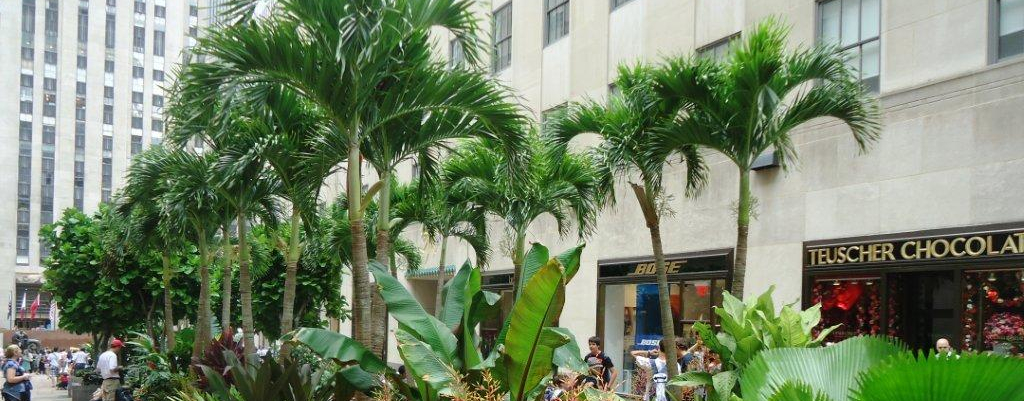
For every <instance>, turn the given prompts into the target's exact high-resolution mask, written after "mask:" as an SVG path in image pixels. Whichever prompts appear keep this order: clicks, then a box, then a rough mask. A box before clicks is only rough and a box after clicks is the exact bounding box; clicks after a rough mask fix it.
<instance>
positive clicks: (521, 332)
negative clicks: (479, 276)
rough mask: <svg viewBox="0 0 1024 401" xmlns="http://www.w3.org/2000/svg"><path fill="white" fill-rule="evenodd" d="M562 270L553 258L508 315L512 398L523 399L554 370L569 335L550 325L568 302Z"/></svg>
mask: <svg viewBox="0 0 1024 401" xmlns="http://www.w3.org/2000/svg"><path fill="white" fill-rule="evenodd" d="M562 274H563V272H562V267H561V264H560V263H558V261H557V260H550V261H548V263H547V264H545V265H544V267H542V268H540V269H539V270H538V271H537V273H536V274H534V275H533V277H532V278H531V279H530V281H529V282H527V283H526V286H525V287H524V288H523V291H522V293H521V294H520V296H519V299H518V300H516V303H515V305H514V306H513V307H512V313H511V315H510V316H509V322H510V323H509V326H508V333H507V335H506V337H505V343H504V346H505V349H504V353H505V358H504V361H503V365H504V367H505V376H506V381H507V383H508V387H509V397H510V399H511V401H523V400H526V399H527V398H528V396H529V393H530V392H532V391H533V390H534V388H535V387H536V386H537V385H539V384H540V383H541V381H542V380H543V379H544V377H545V376H547V375H548V374H550V373H551V361H552V358H553V355H554V351H555V349H556V348H558V347H561V346H562V345H565V344H566V343H567V342H568V341H569V338H568V337H566V336H565V335H564V334H562V333H561V332H559V331H557V330H553V329H551V328H550V327H548V326H551V325H553V324H554V322H555V321H556V319H558V316H559V314H560V313H561V310H562V305H563V304H564V302H565V284H564V282H563V281H562V278H563V275H562Z"/></svg>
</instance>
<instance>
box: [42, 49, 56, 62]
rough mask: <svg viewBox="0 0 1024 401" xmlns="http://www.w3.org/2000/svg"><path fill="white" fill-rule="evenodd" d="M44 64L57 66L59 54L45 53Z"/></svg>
mask: <svg viewBox="0 0 1024 401" xmlns="http://www.w3.org/2000/svg"><path fill="white" fill-rule="evenodd" d="M43 62H44V63H46V64H57V52H51V51H45V52H43Z"/></svg>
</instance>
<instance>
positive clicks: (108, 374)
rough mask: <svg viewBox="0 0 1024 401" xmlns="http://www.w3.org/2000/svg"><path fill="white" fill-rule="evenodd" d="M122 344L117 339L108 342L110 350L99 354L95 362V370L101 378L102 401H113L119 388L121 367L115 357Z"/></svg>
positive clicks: (119, 351)
mask: <svg viewBox="0 0 1024 401" xmlns="http://www.w3.org/2000/svg"><path fill="white" fill-rule="evenodd" d="M122 346H124V343H123V342H121V340H119V339H116V338H115V339H113V340H110V348H108V349H107V351H106V352H104V353H102V354H100V357H99V359H97V360H96V370H98V371H99V372H100V376H101V377H103V384H101V385H100V389H101V390H103V401H114V400H115V399H116V398H117V390H118V389H119V388H120V387H121V367H120V366H119V365H118V363H117V356H118V355H119V354H120V353H121V347H122Z"/></svg>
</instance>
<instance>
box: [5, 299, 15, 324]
mask: <svg viewBox="0 0 1024 401" xmlns="http://www.w3.org/2000/svg"><path fill="white" fill-rule="evenodd" d="M11 316H14V293H13V292H12V293H11V295H10V296H9V297H7V322H8V323H10V322H11Z"/></svg>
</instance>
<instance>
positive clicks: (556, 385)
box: [544, 374, 574, 401]
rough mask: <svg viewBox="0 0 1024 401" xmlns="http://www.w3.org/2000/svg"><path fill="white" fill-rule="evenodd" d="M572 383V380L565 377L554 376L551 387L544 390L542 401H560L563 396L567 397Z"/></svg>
mask: <svg viewBox="0 0 1024 401" xmlns="http://www.w3.org/2000/svg"><path fill="white" fill-rule="evenodd" d="M573 382H574V380H572V379H571V378H569V377H566V376H565V375H562V374H555V378H554V379H553V380H551V385H549V386H548V387H547V388H546V389H545V390H544V401H560V400H561V399H562V396H563V395H569V392H571V391H572V389H573ZM566 398H569V397H566Z"/></svg>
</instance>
